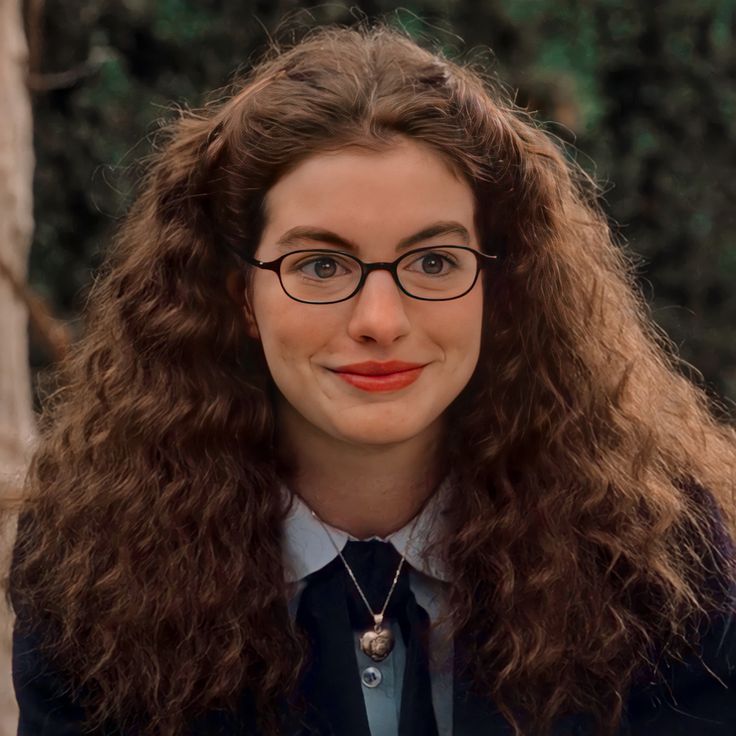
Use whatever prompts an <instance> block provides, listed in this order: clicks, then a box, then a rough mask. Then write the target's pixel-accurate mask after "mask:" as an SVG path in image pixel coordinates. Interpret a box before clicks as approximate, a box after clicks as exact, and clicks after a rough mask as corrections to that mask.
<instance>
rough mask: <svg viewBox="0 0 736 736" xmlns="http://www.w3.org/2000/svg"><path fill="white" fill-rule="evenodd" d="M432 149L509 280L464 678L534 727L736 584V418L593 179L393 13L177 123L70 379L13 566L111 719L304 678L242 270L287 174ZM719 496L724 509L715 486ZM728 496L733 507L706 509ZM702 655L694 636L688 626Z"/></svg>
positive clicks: (264, 63)
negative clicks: (387, 149)
mask: <svg viewBox="0 0 736 736" xmlns="http://www.w3.org/2000/svg"><path fill="white" fill-rule="evenodd" d="M397 135H403V136H407V137H409V138H412V139H413V140H416V141H419V142H421V143H423V144H425V145H427V146H429V147H431V148H432V150H434V151H435V152H437V153H438V154H440V155H442V156H444V157H445V158H446V159H447V161H448V162H451V163H452V165H453V166H454V167H455V168H456V169H457V170H458V171H460V172H462V174H463V175H464V176H465V177H466V179H467V180H468V181H469V182H470V183H471V185H472V187H473V191H474V194H475V197H476V200H477V220H478V221H477V224H478V228H479V233H480V234H481V238H482V240H481V242H482V247H483V249H484V250H485V251H487V252H497V253H501V254H502V256H503V257H502V259H501V260H500V261H499V262H498V268H495V269H494V271H493V272H492V273H490V275H489V276H488V277H487V281H486V286H487V288H486V292H485V293H486V298H485V306H484V309H485V313H484V334H483V344H482V348H481V357H480V360H479V363H478V366H477V370H476V371H475V374H474V375H473V377H472V379H471V381H470V383H469V384H468V385H467V386H466V388H465V390H464V391H463V392H462V394H461V395H460V396H459V397H458V398H457V400H456V401H455V402H454V403H453V405H452V406H451V407H450V411H451V414H452V424H451V426H452V430H453V431H452V438H451V439H452V441H451V443H450V445H449V448H448V452H449V453H450V456H451V458H452V467H453V469H454V470H455V471H456V472H457V473H458V477H459V478H460V480H461V483H460V484H459V487H458V491H457V493H456V497H455V498H454V499H453V504H452V515H453V516H452V522H453V523H452V525H451V533H450V534H449V535H448V537H447V538H446V539H443V540H440V545H441V550H442V552H441V553H442V554H443V555H445V556H446V558H447V560H448V562H449V564H450V565H451V567H452V570H453V573H454V575H453V585H452V589H451V598H450V604H451V619H452V622H453V626H454V630H455V632H456V634H457V637H458V640H459V639H460V638H462V639H463V640H464V641H467V642H468V644H467V652H468V654H469V664H468V668H469V669H468V676H470V677H472V679H473V681H474V683H475V684H476V686H477V688H478V689H479V690H480V691H482V692H485V693H486V694H487V695H488V696H489V697H492V698H493V699H494V700H495V702H496V704H497V705H498V706H499V708H500V709H501V712H502V713H503V714H504V715H505V716H506V717H507V718H509V720H511V721H512V722H513V724H514V728H515V733H516V734H520V733H522V731H521V730H520V729H521V726H520V724H519V722H518V721H517V717H521V715H520V714H522V715H524V717H528V718H529V719H530V723H531V724H532V728H533V732H534V733H537V732H544V729H546V728H547V727H548V726H549V725H550V724H551V723H552V722H553V721H554V719H555V718H556V717H557V716H559V715H561V714H563V713H566V712H571V711H575V710H576V709H577V710H585V711H589V712H591V713H592V714H593V715H594V716H595V717H596V718H597V719H599V720H600V722H601V723H604V722H605V723H606V724H607V726H608V727H610V728H611V733H612V732H613V728H614V726H615V724H616V723H617V721H618V719H619V717H620V715H621V707H622V702H623V697H624V695H625V690H624V686H625V684H626V683H628V682H630V681H633V678H634V676H635V674H636V672H638V671H640V670H641V668H642V667H643V666H649V665H650V664H653V662H652V653H653V652H654V648H653V647H654V645H655V644H656V643H658V642H660V643H666V645H667V651H668V652H671V654H672V656H679V654H680V652H681V650H682V645H685V644H688V645H692V644H693V643H694V640H693V631H694V629H693V630H692V631H691V630H690V629H689V628H688V622H692V621H695V620H697V619H698V617H699V616H701V615H703V614H705V613H708V612H709V611H714V610H721V609H722V608H723V606H724V602H723V599H722V598H723V596H722V595H721V593H719V591H718V590H715V589H714V588H713V586H709V585H708V584H707V581H708V580H709V579H710V578H711V577H712V575H713V564H714V562H713V561H714V560H715V561H716V562H717V567H718V569H719V570H722V571H725V574H727V575H733V572H734V571H733V567H732V559H731V558H730V557H729V556H728V555H726V554H724V550H725V546H724V545H721V546H719V545H718V544H717V543H716V541H714V540H716V536H715V535H714V527H713V518H714V514H715V515H717V516H720V517H721V518H722V520H723V530H724V531H723V534H724V535H725V536H724V539H726V540H730V539H732V538H733V537H734V534H735V533H736V516H735V514H734V503H733V501H734V497H733V489H734V484H733V471H734V467H735V466H736V463H735V462H734V461H735V460H736V432H735V431H734V428H733V427H732V426H730V425H728V424H727V422H726V421H725V420H723V419H719V418H718V417H717V416H716V414H715V412H714V407H713V406H712V405H711V403H710V401H709V399H708V397H707V396H706V394H705V393H704V391H703V390H702V389H701V388H699V387H697V386H696V385H695V384H694V383H693V382H692V381H691V380H688V379H687V378H686V377H684V376H683V375H682V373H681V370H680V367H681V365H680V364H681V363H682V361H680V359H679V358H678V357H677V356H676V354H675V350H674V348H673V346H672V344H671V342H670V341H668V339H667V338H666V337H665V336H664V335H663V334H661V332H660V331H659V330H658V329H657V327H656V326H655V325H654V324H653V323H652V321H651V319H650V316H649V313H648V308H647V305H646V303H645V300H644V299H643V297H642V295H641V294H640V292H639V290H638V288H637V286H636V281H635V264H634V259H633V258H632V257H631V256H627V255H626V254H625V252H624V250H623V248H622V247H621V246H619V245H617V244H616V243H615V242H613V241H612V237H611V233H610V230H609V227H608V224H607V222H606V218H605V216H604V215H603V214H602V212H601V209H600V206H599V203H598V198H597V197H598V192H597V189H596V187H595V184H594V183H592V182H591V181H590V180H589V179H588V178H587V177H586V176H585V175H584V174H583V173H582V172H581V171H580V170H579V169H578V168H577V166H576V165H575V164H574V163H572V162H571V161H570V160H568V158H567V157H566V155H565V153H564V151H562V150H561V149H560V147H559V146H558V145H557V143H556V141H555V140H553V139H552V138H551V137H550V136H549V135H548V134H546V133H545V132H544V131H543V130H542V129H541V128H540V127H539V126H538V125H537V124H535V122H534V121H533V120H532V119H531V118H530V117H529V116H528V115H527V114H525V113H524V112H523V111H521V110H519V109H518V108H517V107H515V106H514V105H513V104H512V103H511V101H510V100H509V99H508V97H507V96H506V94H505V93H504V92H502V91H501V90H499V89H498V88H497V87H496V86H495V85H494V84H493V83H492V82H491V81H490V79H489V78H488V77H487V76H486V75H484V74H483V73H482V72H480V71H479V70H478V69H473V68H472V67H471V66H470V65H464V64H461V63H460V62H453V61H451V60H448V59H447V58H444V56H443V55H442V54H441V53H440V52H435V51H430V50H427V49H423V48H421V47H420V46H419V45H417V44H416V43H415V42H413V41H412V40H411V39H410V38H409V37H407V36H406V35H405V34H404V33H403V32H402V31H399V30H393V29H391V28H390V27H388V26H387V25H386V24H384V23H377V24H374V25H373V26H371V27H367V26H366V25H365V24H360V25H356V26H355V27H340V26H328V27H322V28H318V29H315V30H313V31H312V32H310V33H308V34H306V36H305V37H304V38H303V39H302V40H301V41H299V42H298V43H296V44H294V45H293V46H291V47H289V48H287V49H278V48H277V49H275V50H274V51H273V52H270V53H267V54H266V55H265V56H264V57H263V58H262V59H261V61H260V62H259V63H258V64H256V65H255V66H254V67H253V69H252V70H251V71H250V72H249V74H248V75H247V77H246V78H245V79H243V80H241V81H239V82H237V83H236V84H234V86H233V89H232V90H229V92H228V94H227V95H225V96H224V97H223V96H222V95H221V96H220V99H219V100H218V101H216V102H214V103H212V104H209V105H206V106H205V107H204V109H201V110H198V111H195V112H183V113H182V114H181V115H180V117H179V118H178V119H177V120H175V121H174V122H173V123H171V125H170V126H169V128H168V140H167V142H166V145H165V146H164V147H163V148H162V149H161V150H160V151H158V152H157V153H156V154H155V155H154V156H153V157H152V162H151V166H150V168H149V170H148V173H147V174H146V176H145V179H144V181H143V184H142V190H141V192H140V194H139V196H138V198H137V200H136V202H135V203H134V205H133V206H132V208H131V211H130V213H129V215H128V217H127V219H126V221H125V223H124V224H123V226H122V227H121V229H120V231H119V232H118V234H117V237H116V240H115V243H114V246H113V247H112V248H111V249H110V252H109V253H108V257H107V260H106V262H105V265H104V267H103V269H102V273H101V274H100V276H99V278H98V279H97V280H96V282H95V283H94V285H93V288H92V290H91V296H90V303H89V312H88V329H87V332H86V335H85V337H84V338H83V339H82V340H81V341H80V342H79V343H78V344H77V345H76V346H75V347H74V348H73V349H72V350H71V351H70V354H69V356H68V357H67V358H66V359H65V361H64V363H63V365H62V366H61V372H60V377H61V378H60V381H61V388H59V389H58V390H57V391H56V392H55V393H54V394H53V395H51V396H50V397H48V400H47V401H46V406H45V411H44V414H43V417H42V435H41V441H40V444H39V446H38V448H37V451H36V452H35V455H34V458H33V462H32V465H31V468H30V472H29V474H28V478H27V494H26V495H27V498H26V500H25V501H24V510H25V512H26V516H27V518H28V519H31V518H32V523H30V522H29V523H27V524H24V525H23V527H22V534H21V535H20V536H19V540H18V543H17V548H16V553H17V555H16V557H17V564H16V565H15V568H14V570H13V572H12V577H11V592H12V594H13V601H14V603H15V606H16V610H19V611H20V610H22V611H24V616H26V615H27V618H28V620H35V621H41V620H43V621H45V622H47V623H48V624H49V626H48V627H46V629H45V630H47V631H49V632H53V636H52V635H51V634H49V635H48V638H49V641H48V642H47V643H48V647H49V651H50V652H52V653H53V655H54V657H55V658H56V660H57V661H58V662H63V663H64V666H65V668H66V671H67V672H68V673H70V676H72V679H73V681H74V683H77V685H78V686H79V687H80V688H81V687H84V688H85V692H87V693H88V695H87V705H88V708H89V714H90V719H91V720H92V721H93V722H94V721H101V720H102V719H104V718H106V717H110V718H115V719H118V720H120V721H123V722H124V721H125V720H126V718H130V714H131V713H133V712H136V713H139V714H142V715H143V716H145V718H146V719H147V723H148V727H147V728H148V730H149V731H150V732H151V733H162V734H174V733H179V732H181V729H182V727H183V724H184V723H185V720H186V719H187V718H189V717H191V716H195V715H196V714H198V713H201V712H204V711H206V710H207V709H210V708H213V707H232V706H234V704H235V703H236V701H237V699H238V697H239V694H240V693H242V692H243V691H248V692H251V693H252V694H253V697H254V700H255V703H256V705H257V707H258V711H259V714H260V716H261V718H262V723H263V727H264V728H266V729H268V730H270V731H274V732H275V730H276V723H277V720H276V719H277V717H276V713H275V705H274V704H275V703H276V702H277V699H278V698H279V697H281V696H282V695H284V694H286V693H288V692H290V691H291V690H292V689H293V688H294V687H295V686H296V685H297V683H298V677H299V672H300V670H301V668H302V667H303V666H304V663H305V662H306V657H307V650H306V649H305V641H304V640H303V638H302V637H301V636H300V635H299V634H298V633H297V632H295V631H294V630H293V629H292V628H291V627H290V625H289V620H288V615H287V609H286V606H285V600H286V597H287V595H288V590H287V588H286V585H285V584H284V583H282V582H280V581H282V580H283V574H282V567H281V564H282V563H281V547H280V545H281V539H280V531H279V529H280V524H281V521H282V520H283V517H284V514H285V513H286V509H285V508H284V502H283V500H282V499H281V498H280V495H279V494H278V493H277V492H276V490H277V486H278V482H279V481H278V479H279V466H278V462H277V458H276V457H275V447H274V444H275V443H274V434H275V429H276V428H275V426H274V418H273V414H272V406H271V396H270V390H271V386H270V383H269V377H268V375H267V370H266V369H265V364H264V361H263V356H262V354H261V353H260V352H259V345H258V343H254V342H253V341H251V340H250V339H249V338H247V337H246V334H245V330H244V325H243V314H242V309H241V306H242V305H234V304H233V302H232V301H231V300H230V298H229V297H228V296H227V292H226V290H225V289H224V288H223V285H224V281H225V278H226V275H227V273H228V272H229V271H231V270H232V269H233V268H235V267H236V261H235V260H234V258H233V256H232V254H230V253H229V252H228V250H227V249H226V248H224V247H223V246H224V245H228V246H230V247H231V248H240V249H242V251H243V252H248V253H253V252H254V250H255V248H256V246H257V244H258V242H259V238H260V233H261V231H262V227H263V210H262V205H263V200H264V196H265V193H266V192H267V191H268V189H269V188H270V187H271V186H272V185H273V184H274V183H275V182H276V181H277V180H278V179H279V177H280V176H282V175H283V174H284V173H285V172H286V171H288V170H289V169H290V168H293V167H294V166H296V165H297V164H298V163H299V162H301V161H303V160H304V159H305V158H307V157H308V156H311V155H313V154H316V153H319V152H322V151H325V150H328V149H330V150H337V149H340V148H342V147H345V146H347V145H364V146H369V147H372V148H379V147H381V146H390V145H391V142H392V140H394V139H395V137H396V136H397ZM709 504H710V506H709ZM709 508H710V511H708V509H709ZM682 651H684V650H682Z"/></svg>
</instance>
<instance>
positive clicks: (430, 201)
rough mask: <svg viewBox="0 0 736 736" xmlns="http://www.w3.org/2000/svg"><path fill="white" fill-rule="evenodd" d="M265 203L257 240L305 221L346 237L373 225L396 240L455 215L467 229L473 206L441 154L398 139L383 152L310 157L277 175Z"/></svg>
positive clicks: (353, 151)
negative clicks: (263, 228) (262, 228)
mask: <svg viewBox="0 0 736 736" xmlns="http://www.w3.org/2000/svg"><path fill="white" fill-rule="evenodd" d="M264 204H265V208H264V211H265V214H266V219H265V223H266V230H267V231H268V233H266V232H264V237H265V236H266V235H267V234H268V235H270V236H271V237H273V238H278V237H279V236H280V235H281V234H282V233H283V231H284V230H286V229H288V228H291V227H294V226H295V225H308V226H314V227H326V228H330V229H333V230H348V231H350V233H352V234H353V235H355V234H356V232H357V231H359V230H360V229H361V228H370V229H372V230H375V229H376V228H378V229H379V230H380V231H381V233H383V234H385V235H386V236H392V235H393V236H395V238H396V239H397V240H398V239H399V238H401V237H404V236H406V235H407V234H408V233H407V232H405V231H406V230H407V228H408V229H410V230H412V232H414V230H419V229H421V228H422V227H426V225H427V223H428V222H434V221H436V220H458V221H460V222H462V223H463V224H464V225H465V226H466V227H467V229H468V230H470V231H471V232H472V227H473V215H474V210H475V199H474V196H473V192H472V188H471V186H470V184H469V183H468V182H467V181H466V180H465V179H464V178H463V177H462V176H460V175H458V174H457V173H456V172H455V171H454V170H453V168H451V166H450V165H449V164H448V162H447V161H446V159H445V157H443V156H441V155H440V154H439V153H437V152H436V151H433V150H432V149H431V148H430V147H429V146H426V145H424V144H420V143H417V142H415V141H412V140H409V139H406V138H403V137H402V138H401V139H399V140H398V141H397V142H396V143H393V144H392V145H391V146H390V147H388V148H386V149H384V150H378V151H372V150H366V149H364V148H358V147H348V148H343V149H340V150H338V151H330V152H324V153H318V154H314V155H312V156H310V157H308V158H307V159H305V160H304V161H302V162H300V163H299V164H298V165H296V166H295V167H294V168H293V169H291V170H290V171H289V172H288V173H287V174H285V175H284V176H283V177H282V178H281V179H279V180H278V181H277V182H276V183H275V184H274V185H273V187H272V188H271V189H270V190H269V192H268V193H267V195H266V198H265V202H264ZM412 228H413V229H412Z"/></svg>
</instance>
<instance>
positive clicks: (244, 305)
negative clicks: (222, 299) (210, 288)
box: [225, 270, 261, 340]
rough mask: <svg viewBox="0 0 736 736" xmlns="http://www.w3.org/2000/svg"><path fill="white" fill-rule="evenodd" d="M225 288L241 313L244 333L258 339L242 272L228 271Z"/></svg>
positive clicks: (258, 334)
mask: <svg viewBox="0 0 736 736" xmlns="http://www.w3.org/2000/svg"><path fill="white" fill-rule="evenodd" d="M225 286H226V288H227V292H228V294H229V295H230V298H231V299H232V300H233V302H235V304H237V305H238V306H239V307H240V309H241V310H242V312H243V322H244V325H245V331H246V332H247V333H248V335H249V336H250V337H252V338H253V339H254V340H258V339H260V336H261V334H260V332H259V331H258V324H257V323H256V319H255V315H254V313H253V308H252V306H251V304H250V301H249V299H248V291H247V289H246V284H245V274H244V273H243V271H240V270H238V271H230V273H228V275H227V277H226V279H225Z"/></svg>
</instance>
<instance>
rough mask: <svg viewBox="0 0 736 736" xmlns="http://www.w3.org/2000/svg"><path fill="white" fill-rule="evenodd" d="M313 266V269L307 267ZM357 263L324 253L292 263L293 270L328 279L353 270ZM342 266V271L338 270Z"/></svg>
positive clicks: (305, 274)
mask: <svg viewBox="0 0 736 736" xmlns="http://www.w3.org/2000/svg"><path fill="white" fill-rule="evenodd" d="M310 267H313V268H314V270H313V271H311V272H310V271H308V270H307V269H308V268H310ZM356 267H357V264H356V263H354V262H352V261H350V260H348V259H345V258H340V257H339V256H328V255H326V254H323V255H319V256H317V257H311V258H305V259H303V260H301V261H300V262H299V263H297V264H295V265H294V267H293V268H294V270H296V271H299V273H301V274H302V275H304V276H309V277H311V278H316V279H319V280H323V281H325V280H329V279H330V278H332V277H333V276H339V275H344V274H346V273H351V272H352V271H354V270H355V268H356ZM339 268H342V269H343V271H342V273H341V272H339V271H338V269H339Z"/></svg>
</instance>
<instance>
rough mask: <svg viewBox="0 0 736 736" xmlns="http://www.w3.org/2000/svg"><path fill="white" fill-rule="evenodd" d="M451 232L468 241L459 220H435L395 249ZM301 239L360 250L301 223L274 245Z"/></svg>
mask: <svg viewBox="0 0 736 736" xmlns="http://www.w3.org/2000/svg"><path fill="white" fill-rule="evenodd" d="M451 233H452V234H454V235H457V236H459V237H460V238H462V240H463V242H464V243H465V244H466V245H468V244H469V243H470V234H469V233H468V230H467V228H465V227H463V225H461V224H460V223H459V222H453V221H444V220H443V221H441V222H435V223H433V224H431V225H429V226H428V227H425V228H423V229H421V230H420V231H419V232H417V233H414V234H413V235H409V236H408V237H406V238H402V239H401V240H400V241H399V242H398V245H397V246H396V250H397V251H401V250H405V249H406V248H409V247H411V246H412V245H416V244H417V243H421V242H422V241H423V240H429V239H430V238H435V237H437V236H438V235H449V234H451ZM303 240H318V241H320V242H322V243H328V244H329V245H338V246H340V247H341V248H345V249H347V250H350V251H353V252H358V251H359V250H360V248H358V246H357V245H356V244H355V243H353V242H352V241H350V240H348V239H347V238H343V237H341V236H340V235H337V234H336V233H333V232H331V231H330V230H325V229H323V228H318V227H308V226H303V225H297V226H296V227H293V228H291V229H290V230H287V231H286V232H285V233H284V234H283V235H282V236H281V237H280V238H279V239H278V240H277V241H276V246H277V247H278V248H279V250H286V249H287V248H290V247H291V246H293V245H298V244H299V242H300V241H303Z"/></svg>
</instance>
